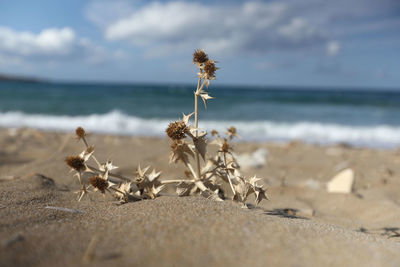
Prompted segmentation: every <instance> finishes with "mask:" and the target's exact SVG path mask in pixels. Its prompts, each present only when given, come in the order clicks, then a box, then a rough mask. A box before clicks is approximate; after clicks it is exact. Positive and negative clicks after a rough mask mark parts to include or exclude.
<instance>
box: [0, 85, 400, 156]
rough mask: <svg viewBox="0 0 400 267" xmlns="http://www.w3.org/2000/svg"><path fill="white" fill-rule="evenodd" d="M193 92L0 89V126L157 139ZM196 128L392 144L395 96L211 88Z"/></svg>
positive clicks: (398, 110)
mask: <svg viewBox="0 0 400 267" xmlns="http://www.w3.org/2000/svg"><path fill="white" fill-rule="evenodd" d="M194 86H195V85H167V84H166V85H163V84H159V85H149V84H142V85H141V84H135V85H124V84H68V83H53V82H51V83H28V82H0V127H3V128H5V127H32V128H38V129H44V130H57V131H73V130H74V129H75V128H76V127H77V126H83V127H84V128H86V129H87V130H88V131H90V132H97V133H112V134H122V135H141V136H143V135H144V136H163V135H164V134H165V132H164V131H165V128H166V127H167V126H168V123H169V122H170V121H172V120H177V119H179V118H180V117H181V116H182V112H184V113H186V114H188V113H190V112H192V110H193V91H194V89H195V88H194ZM208 91H209V93H210V95H211V96H213V97H215V99H213V100H210V101H209V102H208V109H207V110H205V109H204V108H203V107H202V106H201V109H200V116H199V121H200V123H199V127H200V128H202V129H205V130H211V129H217V130H220V131H223V130H224V129H225V128H227V127H230V126H232V125H234V126H236V128H237V129H238V132H239V134H240V135H241V137H242V140H243V141H289V140H295V139H297V140H303V141H305V142H310V143H318V144H333V143H347V144H351V145H355V146H363V147H382V148H393V147H396V146H399V145H400V92H396V91H394V92H390V91H379V90H345V89H342V90H337V89H328V88H324V89H318V88H313V89H305V88H302V89H296V88H271V87H266V88H261V87H257V88H256V87H246V86H241V87H240V86H214V85H213V84H212V85H211V86H210V88H209V90H208Z"/></svg>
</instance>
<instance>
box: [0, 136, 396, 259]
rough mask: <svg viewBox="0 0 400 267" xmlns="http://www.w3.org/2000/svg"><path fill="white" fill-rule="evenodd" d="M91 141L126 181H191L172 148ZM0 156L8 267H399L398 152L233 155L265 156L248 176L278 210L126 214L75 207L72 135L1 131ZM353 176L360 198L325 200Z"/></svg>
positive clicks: (311, 149)
mask: <svg viewBox="0 0 400 267" xmlns="http://www.w3.org/2000/svg"><path fill="white" fill-rule="evenodd" d="M89 140H90V142H91V143H93V144H95V145H96V155H97V156H98V157H99V158H100V160H106V159H107V158H112V159H113V161H114V163H115V164H116V165H118V166H119V167H120V168H119V169H118V171H119V172H121V173H125V174H131V173H133V172H134V171H135V169H136V168H137V165H138V164H141V166H147V165H152V166H156V169H157V170H161V171H163V175H162V179H177V178H182V177H183V170H184V168H183V167H182V166H180V165H169V164H168V154H169V141H168V140H167V139H162V138H144V137H119V136H109V135H91V136H90V137H89ZM0 147H1V150H0V266H54V265H55V264H57V266H79V265H89V266H90V265H93V266H139V265H142V266H399V265H400V254H399V251H400V234H399V233H400V230H399V227H400V223H399V222H400V206H399V205H400V197H399V196H400V180H399V178H400V177H399V176H400V164H399V161H400V153H399V152H398V151H397V150H371V149H358V148H352V147H349V146H347V145H336V146H317V145H309V144H304V143H301V142H291V143H236V144H235V145H234V149H235V151H236V152H237V153H239V154H240V153H251V152H253V151H256V150H257V149H260V148H262V149H265V150H266V151H268V155H267V157H266V164H265V165H264V166H262V167H260V168H256V167H248V168H246V169H244V170H243V172H244V173H245V174H246V175H253V174H257V176H259V177H262V178H263V182H264V184H265V185H266V186H267V188H268V194H269V197H270V200H269V201H263V202H261V203H260V205H259V206H258V207H254V206H253V205H249V207H250V208H249V209H246V208H243V207H241V206H240V205H239V204H237V203H234V202H231V201H224V202H215V201H212V200H208V199H205V198H202V197H182V198H179V197H177V196H174V194H173V190H172V189H170V190H167V191H165V192H164V195H163V196H162V197H160V198H157V199H155V200H144V201H139V202H134V203H128V204H125V205H117V204H116V203H115V201H113V199H112V198H111V197H109V196H108V197H106V198H105V199H104V198H103V197H102V196H101V195H100V194H97V193H93V194H91V195H92V198H93V201H90V200H88V199H84V200H83V201H81V202H77V201H76V197H77V195H76V194H74V191H76V190H77V189H78V188H79V186H78V183H77V181H76V178H74V177H72V174H71V173H69V169H68V167H67V166H66V165H65V164H64V159H65V157H66V156H68V155H70V154H76V153H77V152H79V151H81V150H82V145H81V144H80V143H77V142H76V140H75V139H74V137H73V136H72V135H70V134H65V133H50V132H41V131H37V130H31V129H21V130H12V129H3V130H0ZM345 168H351V169H353V170H354V173H355V184H354V189H353V192H352V193H350V194H333V193H328V192H327V190H326V183H327V182H328V181H329V180H330V179H331V178H332V177H333V176H334V175H335V174H337V173H338V172H339V171H340V170H343V169H345ZM252 201H253V200H252V199H250V200H249V204H253V203H252ZM49 207H53V208H49ZM54 207H60V208H67V209H68V210H65V209H64V210H57V209H54Z"/></svg>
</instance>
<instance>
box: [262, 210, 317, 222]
mask: <svg viewBox="0 0 400 267" xmlns="http://www.w3.org/2000/svg"><path fill="white" fill-rule="evenodd" d="M298 213H299V210H298V209H292V208H283V209H273V210H266V211H265V214H266V215H273V216H279V217H283V218H290V219H303V220H309V219H310V218H307V217H304V216H299V215H297V214H298Z"/></svg>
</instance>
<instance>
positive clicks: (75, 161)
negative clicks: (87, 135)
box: [65, 156, 86, 172]
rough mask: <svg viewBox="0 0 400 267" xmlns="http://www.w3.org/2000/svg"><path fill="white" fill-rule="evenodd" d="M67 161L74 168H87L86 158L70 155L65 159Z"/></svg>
mask: <svg viewBox="0 0 400 267" xmlns="http://www.w3.org/2000/svg"><path fill="white" fill-rule="evenodd" d="M65 162H66V163H67V165H68V166H70V167H71V168H72V169H74V170H76V171H78V172H81V171H84V170H85V169H86V166H85V160H84V159H83V158H81V157H79V156H69V157H67V158H66V159H65Z"/></svg>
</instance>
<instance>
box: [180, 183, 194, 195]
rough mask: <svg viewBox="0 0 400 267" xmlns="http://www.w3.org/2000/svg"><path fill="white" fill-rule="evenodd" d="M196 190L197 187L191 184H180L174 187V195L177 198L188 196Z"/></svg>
mask: <svg viewBox="0 0 400 267" xmlns="http://www.w3.org/2000/svg"><path fill="white" fill-rule="evenodd" d="M197 190H198V188H197V186H196V185H195V184H194V183H193V182H180V183H179V184H177V186H176V193H177V194H178V196H180V197H183V196H190V195H191V194H193V193H194V192H196V191H197Z"/></svg>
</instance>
